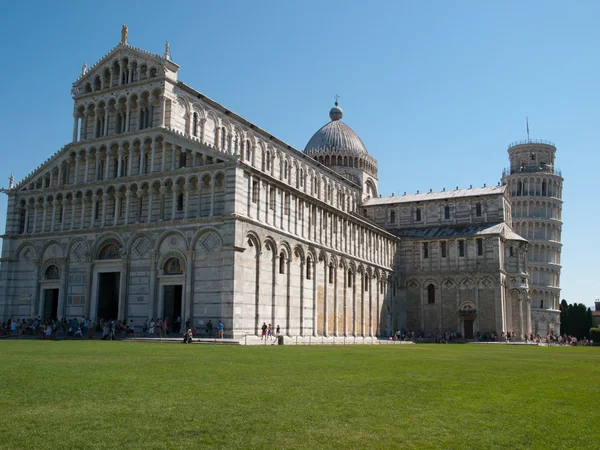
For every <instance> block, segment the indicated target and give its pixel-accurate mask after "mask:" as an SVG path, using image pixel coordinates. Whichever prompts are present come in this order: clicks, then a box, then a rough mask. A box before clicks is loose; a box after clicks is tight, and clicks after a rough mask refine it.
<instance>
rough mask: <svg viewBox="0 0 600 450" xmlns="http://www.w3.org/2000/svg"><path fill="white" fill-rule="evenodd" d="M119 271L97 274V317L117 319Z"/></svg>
mask: <svg viewBox="0 0 600 450" xmlns="http://www.w3.org/2000/svg"><path fill="white" fill-rule="evenodd" d="M120 281H121V273H120V272H102V273H99V274H98V316H97V317H98V318H99V319H106V320H108V319H117V318H118V315H119V283H120Z"/></svg>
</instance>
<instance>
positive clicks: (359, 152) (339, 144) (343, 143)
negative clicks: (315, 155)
mask: <svg viewBox="0 0 600 450" xmlns="http://www.w3.org/2000/svg"><path fill="white" fill-rule="evenodd" d="M322 150H325V151H327V150H341V151H344V152H347V153H348V154H352V155H356V156H365V155H368V152H367V148H366V147H365V144H363V142H362V141H361V140H360V138H359V137H358V135H357V134H356V133H355V132H354V130H352V128H350V127H349V126H348V125H346V124H345V123H344V122H342V121H340V120H332V121H331V122H329V123H328V124H326V125H324V126H323V127H321V129H320V130H319V131H317V132H316V133H315V134H314V135H313V137H312V138H310V141H308V144H306V148H305V149H304V152H305V153H308V154H310V153H311V152H314V151H322Z"/></svg>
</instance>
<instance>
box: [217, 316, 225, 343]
mask: <svg viewBox="0 0 600 450" xmlns="http://www.w3.org/2000/svg"><path fill="white" fill-rule="evenodd" d="M218 327H219V338H221V339H223V335H224V332H225V324H223V322H221V321H220V320H219V325H218Z"/></svg>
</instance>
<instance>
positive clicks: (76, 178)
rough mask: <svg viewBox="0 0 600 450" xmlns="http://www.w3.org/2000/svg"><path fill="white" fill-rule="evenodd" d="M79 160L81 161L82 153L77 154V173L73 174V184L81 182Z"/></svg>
mask: <svg viewBox="0 0 600 450" xmlns="http://www.w3.org/2000/svg"><path fill="white" fill-rule="evenodd" d="M79 161H81V155H77V156H75V175H74V176H73V184H77V183H78V182H79Z"/></svg>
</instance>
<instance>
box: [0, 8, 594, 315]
mask: <svg viewBox="0 0 600 450" xmlns="http://www.w3.org/2000/svg"><path fill="white" fill-rule="evenodd" d="M598 17H600V2H595V1H575V0H573V1H570V2H557V1H548V0H546V1H525V2H524V1H485V2H482V1H475V0H473V1H442V0H439V1H432V0H421V1H372V2H365V1H348V0H347V1H306V0H305V1H297V2H296V1H294V2H292V1H281V0H279V1H266V0H258V1H254V2H249V1H223V0H221V1H179V2H154V1H143V2H142V1H140V2H138V1H135V2H134V1H131V2H124V1H104V2H101V3H98V2H81V1H77V2H72V1H63V2H35V1H34V2H17V3H13V4H11V9H5V10H4V11H3V14H2V16H1V17H0V42H2V56H3V61H4V67H3V70H1V71H0V82H1V85H2V86H3V87H4V94H3V97H4V105H3V106H4V107H3V108H0V123H1V124H2V125H1V126H2V130H3V135H4V142H5V144H4V149H3V150H2V153H1V155H2V159H1V164H0V166H1V168H2V170H1V171H0V186H4V187H6V186H7V184H8V176H9V175H10V173H14V174H15V177H16V179H17V180H21V179H22V178H23V177H25V176H26V175H27V174H28V173H30V172H31V171H32V170H33V169H34V168H35V167H36V166H37V165H38V164H40V163H42V162H43V161H45V160H46V159H47V158H48V157H49V156H50V155H51V154H53V153H54V152H55V151H57V150H58V149H60V148H61V147H62V146H63V145H65V144H67V143H69V141H70V139H71V137H72V123H73V118H72V107H73V103H72V99H71V97H70V95H69V91H70V88H71V83H72V82H73V81H74V80H75V79H76V78H77V76H78V75H79V73H80V71H81V66H82V65H83V63H84V61H85V62H87V64H88V66H91V65H92V64H93V63H94V62H96V61H97V60H99V59H100V58H101V57H102V56H104V54H105V53H107V52H108V51H109V50H110V49H111V48H112V47H114V46H115V45H116V44H117V43H118V42H119V39H120V32H121V24H123V23H125V24H127V25H128V27H129V42H130V43H131V44H132V45H134V46H137V47H141V48H144V49H146V50H149V51H153V52H156V53H162V52H163V51H164V42H165V40H169V42H170V44H171V54H172V58H173V60H174V61H175V62H176V63H178V64H179V65H180V66H181V70H180V71H179V77H180V80H182V81H184V82H185V83H187V84H189V85H191V86H192V87H194V88H195V89H197V90H199V91H200V92H202V93H204V94H205V95H207V96H208V97H211V98H213V99H214V100H216V101H218V102H220V103H221V104H223V105H225V106H226V107H227V108H229V109H231V110H232V111H235V112H237V113H238V114H241V115H242V116H244V117H245V118H247V119H248V120H250V121H252V122H254V123H256V124H257V125H259V126H260V127H262V128H264V129H266V130H268V131H269V132H271V133H272V134H274V135H275V136H277V137H279V138H280V139H283V140H284V141H286V142H288V143H289V144H290V145H293V146H294V147H296V148H298V149H303V148H304V146H305V144H306V142H307V141H308V140H309V139H310V137H311V136H312V134H313V133H314V132H315V131H316V130H317V129H318V128H320V127H321V126H322V125H323V124H325V123H326V122H327V121H328V111H329V108H330V107H331V106H332V103H333V97H334V95H336V94H338V95H339V96H340V106H341V107H342V108H343V109H344V112H345V114H344V121H345V122H346V123H347V124H348V125H349V126H351V127H352V128H353V129H354V130H355V131H356V132H357V133H358V134H359V136H360V137H361V138H362V140H363V142H364V143H365V145H366V146H367V148H368V150H369V152H370V153H371V154H372V155H373V156H374V157H375V158H376V159H377V160H378V162H379V181H380V192H381V193H382V194H383V195H390V194H391V193H392V192H395V193H402V192H404V191H407V192H413V193H414V192H416V191H417V190H420V191H421V192H423V191H428V190H429V189H430V188H432V189H433V190H441V189H442V188H443V187H446V188H448V189H449V188H454V187H455V186H459V187H468V186H469V185H473V186H483V184H484V183H487V185H495V184H496V183H497V182H498V181H499V180H500V177H501V173H502V168H503V167H505V166H507V165H508V155H507V152H506V149H507V146H508V144H509V143H510V142H512V141H515V140H520V139H525V138H526V137H527V136H526V130H525V117H529V127H530V131H531V138H537V139H547V140H551V141H553V142H555V143H556V145H557V148H558V152H557V163H556V165H557V167H558V168H560V169H561V170H562V172H563V176H564V177H565V184H564V201H565V203H564V209H563V221H564V225H563V233H562V239H563V244H564V248H563V254H562V263H563V271H562V276H561V285H562V288H563V291H562V294H561V298H566V299H567V300H568V301H569V302H581V303H586V304H588V305H591V304H592V302H593V300H594V298H596V297H600V276H598V271H597V267H598V265H597V255H598V253H599V250H600V244H599V243H598V242H599V240H598V239H594V238H593V233H594V232H595V231H596V229H597V226H596V224H597V222H598V219H599V215H600V212H599V211H598V210H597V209H595V206H596V205H597V201H596V196H595V191H594V190H593V189H592V187H593V183H592V181H593V180H594V179H595V178H596V176H597V173H598V166H599V163H600V158H599V157H598V149H597V147H598V143H599V142H600V136H599V134H600V131H599V130H600V127H598V122H599V119H600V118H599V115H598V105H599V104H600V102H599V100H600V91H599V89H598V80H599V77H600V58H598V49H599V48H600V27H598ZM5 222H6V196H1V197H0V226H1V229H0V231H4V225H5Z"/></svg>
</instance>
